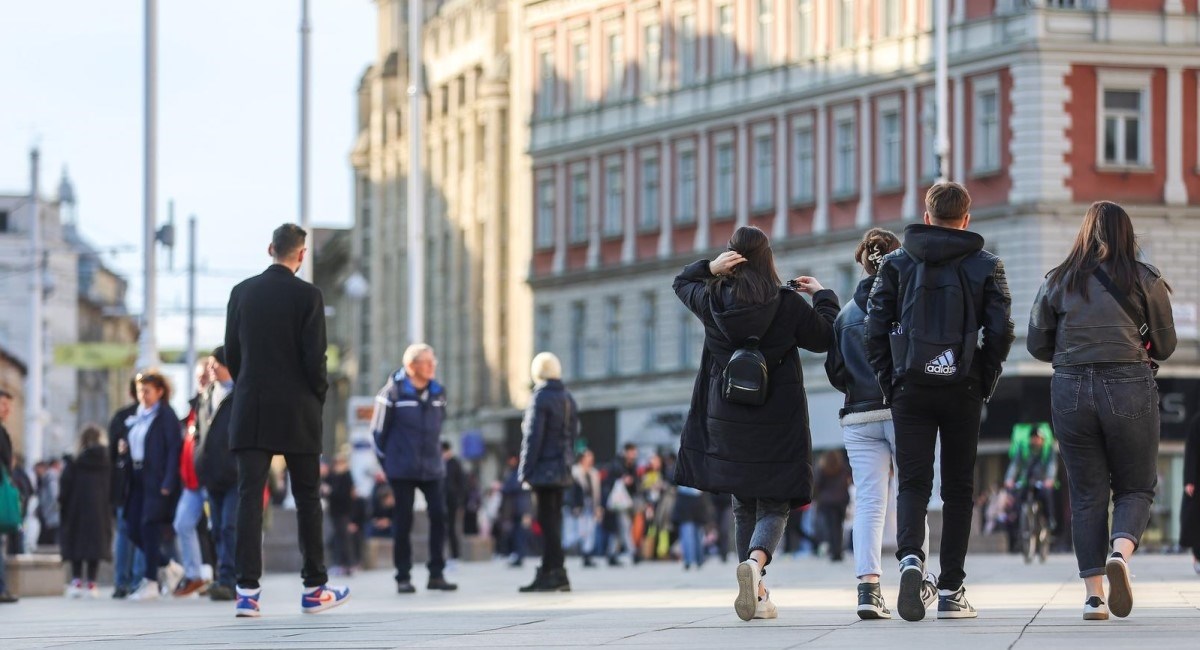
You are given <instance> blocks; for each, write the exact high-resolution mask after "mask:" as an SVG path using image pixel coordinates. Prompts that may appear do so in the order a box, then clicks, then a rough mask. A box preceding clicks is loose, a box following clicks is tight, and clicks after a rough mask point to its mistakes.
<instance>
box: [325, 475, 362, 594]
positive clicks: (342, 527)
mask: <svg viewBox="0 0 1200 650" xmlns="http://www.w3.org/2000/svg"><path fill="white" fill-rule="evenodd" d="M323 489H324V494H325V501H326V513H327V514H328V515H329V525H330V527H331V528H332V529H333V530H332V531H331V534H330V540H329V548H330V551H331V554H332V555H333V566H332V567H331V568H332V569H333V570H334V571H336V572H337V573H339V574H341V575H351V574H352V573H353V572H354V565H355V564H357V560H356V558H355V553H354V544H353V538H354V532H355V530H354V521H353V519H354V500H355V498H356V497H357V496H358V494H357V492H356V491H355V489H354V479H353V477H351V476H350V459H349V457H348V454H347V452H342V453H340V454H338V455H337V456H336V457H335V458H334V459H333V467H331V468H330V470H329V475H328V476H326V477H325V486H324V488H323Z"/></svg>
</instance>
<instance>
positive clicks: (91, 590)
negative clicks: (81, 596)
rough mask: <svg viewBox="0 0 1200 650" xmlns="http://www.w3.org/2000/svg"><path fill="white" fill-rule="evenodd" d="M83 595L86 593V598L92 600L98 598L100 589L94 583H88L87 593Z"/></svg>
mask: <svg viewBox="0 0 1200 650" xmlns="http://www.w3.org/2000/svg"><path fill="white" fill-rule="evenodd" d="M85 593H87V597H88V598H90V599H92V600H96V599H98V598H100V588H99V587H97V586H96V583H94V582H89V583H88V584H87V591H86V592H85Z"/></svg>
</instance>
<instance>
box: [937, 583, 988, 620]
mask: <svg viewBox="0 0 1200 650" xmlns="http://www.w3.org/2000/svg"><path fill="white" fill-rule="evenodd" d="M978 616H979V612H977V611H975V608H974V607H971V603H968V602H967V588H966V587H959V588H958V591H956V592H954V593H952V594H948V595H943V594H939V595H938V618H939V619H942V618H951V619H953V618H976V617H978Z"/></svg>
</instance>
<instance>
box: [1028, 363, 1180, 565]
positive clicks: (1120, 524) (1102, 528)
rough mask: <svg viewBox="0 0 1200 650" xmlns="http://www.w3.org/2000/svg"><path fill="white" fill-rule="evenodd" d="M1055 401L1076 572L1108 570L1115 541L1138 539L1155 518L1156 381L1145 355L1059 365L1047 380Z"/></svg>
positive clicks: (1052, 404)
mask: <svg viewBox="0 0 1200 650" xmlns="http://www.w3.org/2000/svg"><path fill="white" fill-rule="evenodd" d="M1050 405H1051V408H1052V410H1053V413H1052V418H1053V421H1054V435H1055V436H1056V437H1057V438H1058V445H1059V450H1060V451H1061V452H1062V457H1063V461H1064V462H1065V463H1066V466H1067V477H1068V481H1069V485H1070V492H1071V529H1072V534H1073V537H1074V540H1075V559H1076V560H1077V561H1078V563H1079V577H1081V578H1087V577H1090V576H1098V575H1103V573H1104V562H1105V559H1106V556H1107V555H1108V548H1109V544H1110V542H1111V541H1112V540H1115V539H1118V538H1125V539H1128V540H1130V541H1132V542H1133V543H1134V544H1135V545H1136V544H1139V543H1140V542H1141V539H1142V533H1144V532H1145V531H1146V525H1147V524H1148V523H1149V522H1150V506H1151V504H1153V502H1154V488H1155V486H1157V484H1158V436H1159V412H1158V385H1157V384H1156V383H1155V382H1154V376H1153V375H1152V374H1151V372H1150V368H1149V367H1148V366H1146V365H1145V364H1140V363H1139V364H1095V365H1087V366H1068V367H1061V368H1057V369H1055V371H1054V378H1053V379H1052V380H1051V382H1050ZM1110 493H1111V494H1112V506H1113V510H1112V530H1111V532H1110V530H1109V524H1108V505H1109V494H1110Z"/></svg>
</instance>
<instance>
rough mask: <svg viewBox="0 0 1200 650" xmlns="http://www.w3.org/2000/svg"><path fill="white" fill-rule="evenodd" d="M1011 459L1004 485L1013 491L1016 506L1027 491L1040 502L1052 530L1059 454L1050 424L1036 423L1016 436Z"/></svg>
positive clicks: (1022, 501)
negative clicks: (1027, 431)
mask: <svg viewBox="0 0 1200 650" xmlns="http://www.w3.org/2000/svg"><path fill="white" fill-rule="evenodd" d="M1011 453H1012V460H1011V461H1009V463H1008V472H1006V473H1005V475H1004V487H1005V488H1007V489H1008V490H1010V491H1011V490H1014V489H1015V490H1016V492H1015V494H1016V495H1018V496H1017V498H1018V499H1019V502H1018V505H1019V504H1020V503H1024V500H1025V499H1026V498H1028V496H1027V494H1028V492H1030V491H1032V492H1033V494H1034V496H1035V497H1036V498H1037V500H1038V501H1039V502H1041V504H1042V512H1044V513H1046V522H1047V528H1048V529H1049V530H1051V531H1053V530H1054V529H1055V527H1056V525H1055V518H1054V484H1055V482H1056V481H1057V479H1058V454H1057V453H1055V444H1054V440H1053V437H1052V434H1051V433H1050V427H1049V426H1048V425H1046V424H1045V423H1042V424H1039V425H1036V426H1035V427H1033V430H1032V431H1030V432H1029V437H1028V438H1026V439H1024V440H1021V439H1019V438H1018V440H1016V441H1015V442H1014V443H1013V449H1012V452H1011Z"/></svg>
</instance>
